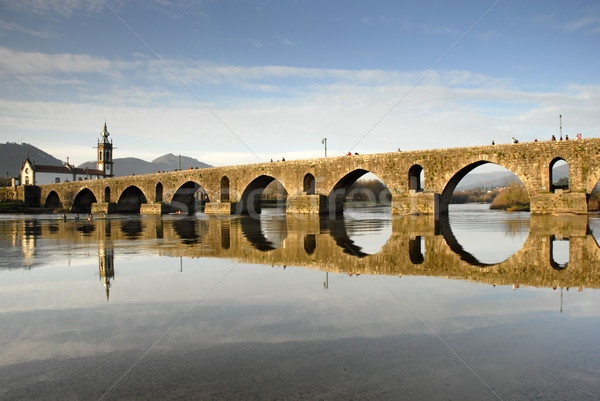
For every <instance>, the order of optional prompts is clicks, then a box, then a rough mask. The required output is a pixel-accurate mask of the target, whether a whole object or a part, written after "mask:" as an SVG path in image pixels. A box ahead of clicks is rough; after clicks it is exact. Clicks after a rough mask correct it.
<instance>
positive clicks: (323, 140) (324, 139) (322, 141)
mask: <svg viewBox="0 0 600 401" xmlns="http://www.w3.org/2000/svg"><path fill="white" fill-rule="evenodd" d="M321 144H322V145H325V157H327V138H323V139H321Z"/></svg>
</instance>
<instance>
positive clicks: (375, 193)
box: [348, 180, 392, 202]
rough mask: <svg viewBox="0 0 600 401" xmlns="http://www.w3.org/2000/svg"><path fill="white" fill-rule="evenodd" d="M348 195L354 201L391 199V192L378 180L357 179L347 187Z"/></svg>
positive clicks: (383, 200) (388, 200)
mask: <svg viewBox="0 0 600 401" xmlns="http://www.w3.org/2000/svg"><path fill="white" fill-rule="evenodd" d="M348 195H349V199H351V200H354V201H382V202H391V201H392V194H391V193H390V191H389V190H388V188H387V187H386V186H385V184H384V183H383V182H381V181H379V180H357V181H356V182H355V183H354V184H352V185H351V186H350V188H348Z"/></svg>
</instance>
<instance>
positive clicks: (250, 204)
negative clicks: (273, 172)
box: [241, 175, 287, 215]
mask: <svg viewBox="0 0 600 401" xmlns="http://www.w3.org/2000/svg"><path fill="white" fill-rule="evenodd" d="M274 180H275V178H274V177H271V176H268V175H261V176H259V177H257V178H256V179H254V181H252V182H251V183H250V184H248V186H247V187H246V189H244V192H243V193H242V197H241V204H242V206H241V212H242V213H248V214H254V215H257V214H259V213H260V210H261V208H260V196H261V195H262V193H263V191H264V190H265V188H266V187H267V185H269V184H270V183H271V182H272V181H274ZM282 188H283V197H284V198H286V197H287V191H286V189H285V188H284V187H283V186H282Z"/></svg>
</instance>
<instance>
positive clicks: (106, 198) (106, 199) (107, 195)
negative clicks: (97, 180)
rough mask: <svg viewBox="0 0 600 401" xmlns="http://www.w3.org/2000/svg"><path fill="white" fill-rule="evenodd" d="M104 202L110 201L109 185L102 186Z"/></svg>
mask: <svg viewBox="0 0 600 401" xmlns="http://www.w3.org/2000/svg"><path fill="white" fill-rule="evenodd" d="M104 202H106V203H109V202H110V188H109V187H106V188H104Z"/></svg>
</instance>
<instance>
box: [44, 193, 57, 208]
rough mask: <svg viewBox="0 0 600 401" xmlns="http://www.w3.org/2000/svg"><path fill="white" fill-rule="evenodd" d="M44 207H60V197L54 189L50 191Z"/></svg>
mask: <svg viewBox="0 0 600 401" xmlns="http://www.w3.org/2000/svg"><path fill="white" fill-rule="evenodd" d="M44 207H45V208H47V209H58V208H59V207H61V203H60V197H59V196H58V194H57V193H56V191H50V193H49V194H48V196H47V197H46V201H45V202H44Z"/></svg>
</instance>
